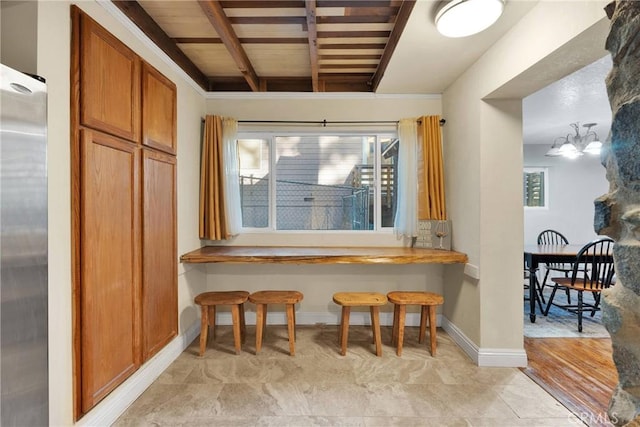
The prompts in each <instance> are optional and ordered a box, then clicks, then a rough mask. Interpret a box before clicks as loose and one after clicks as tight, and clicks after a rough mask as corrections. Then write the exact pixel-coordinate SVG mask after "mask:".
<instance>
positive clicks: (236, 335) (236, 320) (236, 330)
mask: <svg viewBox="0 0 640 427" xmlns="http://www.w3.org/2000/svg"><path fill="white" fill-rule="evenodd" d="M231 318H232V323H233V342H234V344H235V347H236V354H240V350H241V349H242V344H241V342H242V338H241V336H240V335H241V332H240V331H241V327H240V304H233V305H232V306H231Z"/></svg>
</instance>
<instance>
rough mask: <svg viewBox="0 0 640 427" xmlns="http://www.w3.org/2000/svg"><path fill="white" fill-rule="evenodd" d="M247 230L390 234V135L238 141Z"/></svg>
mask: <svg viewBox="0 0 640 427" xmlns="http://www.w3.org/2000/svg"><path fill="white" fill-rule="evenodd" d="M237 144H238V154H239V159H240V167H239V169H240V200H241V207H242V226H243V228H253V229H270V230H359V231H364V230H380V229H382V228H385V227H393V221H394V215H395V207H396V195H397V191H396V180H395V176H396V167H397V157H398V140H397V138H396V136H395V135H393V134H348V135H307V134H304V135H283V134H279V135H264V134H261V135H259V136H258V135H256V134H251V135H242V134H240V135H239V139H238V142H237Z"/></svg>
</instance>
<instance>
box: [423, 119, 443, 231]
mask: <svg viewBox="0 0 640 427" xmlns="http://www.w3.org/2000/svg"><path fill="white" fill-rule="evenodd" d="M418 219H431V220H444V219H447V209H446V205H445V197H444V168H443V162H442V133H441V130H440V116H423V117H422V118H421V119H420V121H419V124H418Z"/></svg>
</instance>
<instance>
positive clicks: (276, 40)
mask: <svg viewBox="0 0 640 427" xmlns="http://www.w3.org/2000/svg"><path fill="white" fill-rule="evenodd" d="M238 40H240V43H242V44H307V43H308V42H309V39H307V38H302V37H273V38H272V37H245V38H240V39H238ZM173 41H174V42H176V43H178V44H222V39H220V38H218V37H176V38H174V39H173ZM383 47H384V45H383Z"/></svg>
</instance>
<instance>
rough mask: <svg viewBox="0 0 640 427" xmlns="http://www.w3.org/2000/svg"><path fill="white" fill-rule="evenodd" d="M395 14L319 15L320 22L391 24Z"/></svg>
mask: <svg viewBox="0 0 640 427" xmlns="http://www.w3.org/2000/svg"><path fill="white" fill-rule="evenodd" d="M394 18H395V15H390V16H389V15H386V16H378V15H376V16H370V15H369V16H367V15H349V16H318V24H389V23H393V21H394Z"/></svg>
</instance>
